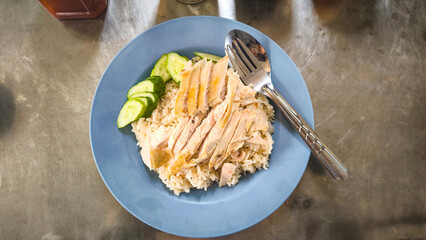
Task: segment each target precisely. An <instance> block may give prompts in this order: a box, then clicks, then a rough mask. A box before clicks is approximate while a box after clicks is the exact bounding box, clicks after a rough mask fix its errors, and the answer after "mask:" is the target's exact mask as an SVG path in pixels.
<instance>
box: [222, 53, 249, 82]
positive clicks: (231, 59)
mask: <svg viewBox="0 0 426 240" xmlns="http://www.w3.org/2000/svg"><path fill="white" fill-rule="evenodd" d="M228 48H230V46H229V45H227V46H226V48H225V52H226V55H228V57H229V60H230V61H231V65H232V67H233V68H234V69H235V70H236V71H237V72H238V75H240V77H241V78H243V77H246V76H247V75H245V74H244V72H243V71H242V70H241V68H240V67H239V66H238V64H237V63H236V62H235V57H234V56H232V55H231V54H230V52H229V50H228Z"/></svg>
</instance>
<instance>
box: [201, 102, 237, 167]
mask: <svg viewBox="0 0 426 240" xmlns="http://www.w3.org/2000/svg"><path fill="white" fill-rule="evenodd" d="M240 120H241V112H240V111H238V110H237V111H235V112H234V113H233V114H232V117H231V120H229V123H228V125H227V126H226V129H225V131H224V133H223V135H222V138H221V139H220V140H219V142H218V144H217V146H216V150H215V151H214V153H213V155H212V157H211V158H210V162H209V167H210V168H211V167H214V168H215V169H218V168H219V167H220V166H221V165H222V163H223V161H224V160H225V154H226V149H227V148H228V145H229V142H230V141H231V139H232V136H233V135H234V133H235V129H236V127H237V125H238V123H239V122H240Z"/></svg>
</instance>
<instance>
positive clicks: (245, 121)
mask: <svg viewBox="0 0 426 240" xmlns="http://www.w3.org/2000/svg"><path fill="white" fill-rule="evenodd" d="M241 114H242V116H241V120H240V122H239V123H238V126H237V127H236V129H235V133H234V135H233V136H232V139H231V142H230V143H229V145H228V149H227V150H226V155H225V158H226V157H228V156H229V155H230V154H231V153H232V152H234V151H237V150H238V149H240V148H241V147H242V146H243V145H244V141H245V140H246V139H247V137H246V133H247V131H248V130H249V129H250V126H251V125H252V123H253V120H254V118H255V117H256V116H255V113H254V112H253V111H251V110H247V109H245V110H243V111H242V112H241Z"/></svg>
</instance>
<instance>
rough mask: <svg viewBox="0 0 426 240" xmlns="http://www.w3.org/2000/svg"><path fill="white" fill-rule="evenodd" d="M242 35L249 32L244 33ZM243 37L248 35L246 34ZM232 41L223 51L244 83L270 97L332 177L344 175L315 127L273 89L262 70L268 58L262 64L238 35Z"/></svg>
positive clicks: (339, 164)
mask: <svg viewBox="0 0 426 240" xmlns="http://www.w3.org/2000/svg"><path fill="white" fill-rule="evenodd" d="M234 31H235V30H234ZM245 34H246V35H248V34H247V33H245ZM246 35H244V36H246ZM246 37H251V36H250V35H248V36H246ZM251 38H253V37H251ZM253 39H254V38H253ZM231 40H232V42H228V39H227V43H226V45H225V51H226V54H227V55H228V57H229V59H230V61H231V65H232V67H233V68H234V70H236V71H237V72H238V74H239V75H240V77H241V79H242V80H243V82H244V83H245V84H247V85H249V84H252V85H253V87H254V90H256V91H257V92H259V93H262V94H264V95H266V96H267V97H269V98H270V99H271V100H272V101H273V102H274V103H275V104H276V105H277V106H278V107H279V109H280V110H281V112H282V113H283V114H284V116H285V117H286V118H287V120H288V121H289V122H290V124H291V125H292V126H293V128H294V129H295V130H296V131H297V132H298V133H299V135H300V136H301V137H302V138H303V140H304V141H305V142H306V144H307V145H308V146H309V148H310V149H311V151H312V152H313V153H314V155H315V156H316V157H317V158H318V159H319V160H320V161H321V163H322V164H323V165H324V166H325V167H326V169H328V171H329V172H330V173H331V175H332V176H333V177H334V178H335V179H339V180H341V179H345V178H347V177H348V171H347V169H346V167H345V166H344V165H343V163H341V162H340V161H339V159H338V158H337V157H336V156H335V155H334V153H333V152H332V151H331V150H330V149H329V148H328V147H327V146H326V145H325V144H324V143H323V141H321V139H320V138H319V137H318V135H317V134H316V133H315V132H314V130H312V128H310V127H309V125H308V124H307V123H306V122H305V120H303V118H302V117H301V116H300V115H299V114H298V113H297V112H296V110H294V108H293V107H292V106H291V105H290V103H288V102H287V100H285V99H284V97H283V96H282V95H281V94H280V93H279V92H278V91H277V90H275V88H274V85H273V84H272V81H271V78H270V76H269V75H268V73H267V72H266V71H265V69H264V68H265V67H266V68H268V67H269V69H270V65H269V60H267V61H262V65H263V66H262V65H261V64H260V63H259V62H258V60H257V59H256V58H255V56H254V55H253V54H252V53H251V51H250V50H249V49H248V48H247V47H246V45H245V44H244V43H243V41H241V40H240V39H239V38H238V37H234V38H233V39H231ZM245 40H246V39H245ZM252 41H255V42H256V43H257V44H258V45H259V46H258V47H259V48H260V49H263V47H262V46H261V45H260V44H259V43H258V42H257V41H256V40H255V39H254V40H252ZM265 63H266V64H265ZM269 69H268V70H269Z"/></svg>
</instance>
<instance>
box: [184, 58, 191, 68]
mask: <svg viewBox="0 0 426 240" xmlns="http://www.w3.org/2000/svg"><path fill="white" fill-rule="evenodd" d="M191 67H192V61H191V60H189V61H188V62H186V63H185V65H183V70H188V69H190V68H191Z"/></svg>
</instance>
